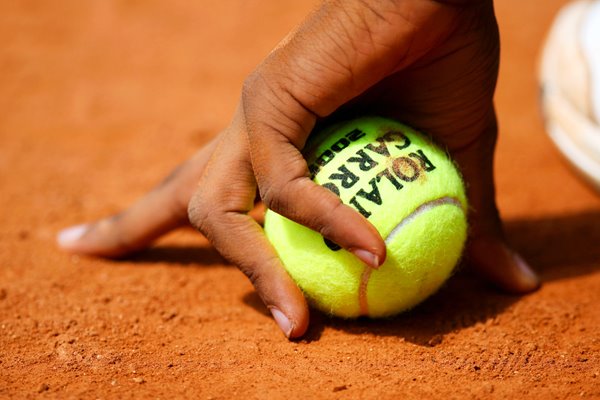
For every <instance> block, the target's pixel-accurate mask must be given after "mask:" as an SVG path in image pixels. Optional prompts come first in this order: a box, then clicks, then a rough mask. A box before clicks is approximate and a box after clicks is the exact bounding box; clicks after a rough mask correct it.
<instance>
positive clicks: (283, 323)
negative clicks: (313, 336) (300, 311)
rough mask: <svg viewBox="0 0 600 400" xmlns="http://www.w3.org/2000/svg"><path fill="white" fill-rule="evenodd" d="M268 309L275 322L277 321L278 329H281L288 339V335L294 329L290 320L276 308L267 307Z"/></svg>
mask: <svg viewBox="0 0 600 400" xmlns="http://www.w3.org/2000/svg"><path fill="white" fill-rule="evenodd" d="M269 310H270V311H271V314H272V315H273V318H274V319H275V322H277V325H279V329H281V330H282V331H283V334H284V335H285V337H287V338H288V339H289V337H290V335H291V334H292V330H293V329H294V325H293V324H292V322H291V321H290V320H289V319H288V317H286V316H285V314H284V313H282V312H281V311H280V310H279V309H278V308H275V307H269Z"/></svg>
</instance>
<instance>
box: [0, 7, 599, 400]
mask: <svg viewBox="0 0 600 400" xmlns="http://www.w3.org/2000/svg"><path fill="white" fill-rule="evenodd" d="M496 3H497V5H496V7H497V13H498V18H499V23H500V26H501V31H502V40H503V48H502V53H503V54H502V56H503V58H502V65H501V76H500V81H499V88H498V92H497V97H496V98H497V106H498V112H499V119H500V127H501V135H500V141H499V147H498V154H497V160H496V165H497V186H498V199H499V204H500V208H501V211H502V214H503V217H504V219H505V221H506V228H507V233H508V236H509V237H510V240H511V242H512V243H513V244H514V245H515V247H516V248H517V249H519V250H520V251H521V252H522V254H523V255H524V256H525V258H526V259H528V260H529V261H530V263H531V264H532V265H533V266H534V267H535V269H536V270H537V271H538V272H539V274H540V275H541V277H542V278H543V281H544V284H543V287H542V288H541V289H540V290H539V291H538V292H536V293H533V294H531V295H528V296H524V297H515V296H511V295H507V294H503V293H501V292H499V291H497V290H496V289H494V288H492V287H491V286H489V285H487V284H486V283H484V282H482V281H481V280H479V279H478V278H477V277H475V276H473V275H472V274H470V273H469V272H468V269H467V268H466V267H465V266H463V267H462V268H461V272H459V273H458V274H457V275H456V276H454V277H453V278H452V279H451V280H450V281H449V282H448V284H447V285H446V286H445V287H444V288H443V289H442V290H441V291H440V292H439V293H438V294H437V295H435V296H434V297H433V298H431V299H430V300H428V301H427V302H426V303H424V304H422V305H421V306H419V307H418V308H416V309H415V310H413V311H412V312H410V313H408V314H406V315H402V316H400V317H397V318H395V319H392V320H385V321H369V320H358V321H343V320H337V319H329V318H326V317H325V316H323V315H320V314H318V313H316V312H313V314H312V324H311V328H310V330H309V332H308V334H307V336H306V338H305V339H304V340H301V341H298V342H289V341H287V340H285V338H284V337H283V335H282V334H281V333H280V331H279V330H278V329H277V327H276V325H275V323H274V322H273V320H272V319H271V317H270V316H269V314H268V312H267V310H266V309H265V308H264V307H263V305H262V303H261V302H260V300H259V298H258V297H257V296H256V295H255V294H254V293H253V290H252V287H251V285H250V283H249V282H248V281H247V280H246V278H245V277H244V276H243V275H242V273H240V272H239V271H238V270H237V269H236V268H235V267H233V266H231V265H228V264H226V263H225V262H224V261H223V260H222V259H221V258H220V256H219V255H218V254H217V253H216V252H215V251H214V250H213V249H212V248H211V247H210V246H209V245H208V243H207V241H206V240H205V239H203V238H202V237H201V236H199V235H198V234H196V233H195V232H193V231H191V230H181V231H177V232H175V233H173V234H170V235H168V236H167V237H165V238H164V239H162V240H160V241H159V242H158V243H156V245H155V247H153V248H151V249H149V250H147V251H144V252H142V253H141V254H139V255H137V256H135V257H132V258H128V259H125V260H120V261H110V260H103V259H93V258H85V257H77V256H70V255H67V254H64V253H61V252H60V251H59V250H58V249H57V248H56V246H55V244H54V236H55V234H56V232H57V231H58V230H59V229H61V228H63V227H65V226H69V225H72V224H75V223H79V222H84V221H88V220H93V219H96V218H100V217H102V216H105V215H109V214H112V213H115V212H118V211H119V210H121V209H122V208H123V207H125V206H127V205H128V204H130V203H131V202H132V201H134V200H135V199H136V198H138V197H139V196H141V195H142V194H143V193H145V192H146V191H147V190H148V189H149V188H151V187H152V186H153V185H154V184H155V183H157V182H158V181H160V180H161V179H162V177H163V176H164V175H165V174H166V173H167V172H169V170H170V169H171V168H173V167H174V166H175V165H177V164H178V163H179V162H181V161H183V160H184V159H186V158H187V157H188V156H190V155H191V154H192V153H193V152H194V151H195V150H196V149H197V148H198V147H199V146H202V144H203V143H205V142H206V141H207V140H208V139H209V138H210V137H212V136H213V135H215V134H216V133H217V132H218V131H219V129H221V128H223V127H224V126H226V124H227V123H228V121H229V118H230V116H231V114H232V112H233V110H234V107H235V103H236V101H237V97H238V93H239V89H240V86H241V83H242V80H243V78H244V76H245V75H246V74H247V73H249V72H250V71H251V69H252V68H253V66H255V65H256V64H257V63H258V62H259V61H260V59H261V58H262V57H263V56H265V55H266V54H267V53H268V51H269V50H270V49H271V48H272V47H273V46H274V45H275V44H276V43H277V42H278V40H279V39H280V38H282V37H283V35H284V34H285V33H286V32H287V31H288V30H289V29H291V28H292V27H293V26H294V25H295V24H297V23H298V22H299V21H300V20H301V18H302V16H303V15H305V14H306V13H307V12H308V10H310V9H311V7H313V5H314V4H313V2H311V1H278V0H257V1H237V0H224V1H218V2H217V1H196V2H188V1H107V0H97V1H92V0H89V1H79V0H72V1H67V0H60V1H52V2H49V1H47V2H43V1H3V2H0V214H1V216H2V219H1V220H2V222H1V224H0V398H38V397H39V398H57V399H63V398H82V399H94V398H115V399H116V398H152V399H154V398H161V399H164V398H180V397H187V398H198V399H229V398H243V399H254V398H273V399H279V398H282V399H283V398H286V399H293V398H332V399H337V398H340V399H350V398H364V399H378V400H381V399H449V398H456V399H471V398H474V399H490V398H507V399H515V398H527V399H573V398H585V399H592V398H593V399H598V398H600V360H599V350H600V333H599V332H600V331H599V328H598V326H600V312H599V309H600V308H599V305H598V303H599V302H600V246H599V243H600V197H599V195H598V194H596V193H595V192H594V191H593V190H591V189H590V188H589V187H587V186H586V185H585V184H583V183H582V182H581V181H580V180H579V179H578V178H577V177H576V176H574V175H573V173H572V172H571V171H570V169H569V167H568V165H567V164H566V162H564V160H563V159H562V158H561V156H560V155H559V153H558V152H557V151H556V150H555V149H554V148H553V146H552V144H551V142H550V141H549V139H548V138H547V137H546V136H545V134H544V129H543V125H542V120H541V118H540V113H539V109H538V103H537V87H536V82H535V67H536V60H537V55H538V52H539V47H540V44H541V41H542V38H543V36H544V34H545V32H546V30H547V28H548V27H549V24H550V22H551V20H552V17H553V15H554V13H555V12H556V10H557V9H558V8H559V6H560V5H561V4H563V1H555V0H552V1H549V0H543V1H542V0H534V1H517V0H498V1H497V2H496Z"/></svg>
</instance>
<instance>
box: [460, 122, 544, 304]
mask: <svg viewBox="0 0 600 400" xmlns="http://www.w3.org/2000/svg"><path fill="white" fill-rule="evenodd" d="M492 115H493V113H492ZM496 133H497V127H496V122H495V117H494V118H492V119H491V120H490V123H489V125H488V128H487V132H485V133H484V134H482V135H480V136H479V137H478V138H477V139H476V141H475V142H473V143H471V144H470V145H469V146H468V147H466V148H464V149H461V150H460V151H458V152H455V153H453V156H454V159H455V160H456V161H457V162H458V164H459V165H460V167H461V170H462V173H463V178H464V180H465V182H466V184H467V194H468V197H469V201H470V204H469V208H470V212H469V214H470V215H469V219H470V222H471V225H470V236H471V237H470V241H469V243H468V246H467V250H466V259H467V261H468V262H469V264H470V265H471V266H472V267H473V268H474V269H475V270H476V271H477V272H479V273H480V274H481V275H482V276H483V277H485V278H486V279H488V280H489V281H491V282H492V283H494V284H495V285H496V286H498V287H499V288H501V289H503V290H505V291H508V292H511V293H527V292H531V291H533V290H535V289H537V288H538V287H539V286H540V280H539V278H538V277H537V275H536V274H535V272H534V271H533V270H532V269H531V267H530V266H529V265H528V264H527V262H526V261H525V260H524V259H523V258H522V257H521V256H520V255H519V254H517V253H516V252H515V251H514V250H512V249H511V248H510V246H509V244H508V243H507V241H506V238H505V236H504V232H503V229H502V223H501V220H500V216H499V213H498V209H497V206H496V200H495V190H494V180H493V152H494V147H495V141H496Z"/></svg>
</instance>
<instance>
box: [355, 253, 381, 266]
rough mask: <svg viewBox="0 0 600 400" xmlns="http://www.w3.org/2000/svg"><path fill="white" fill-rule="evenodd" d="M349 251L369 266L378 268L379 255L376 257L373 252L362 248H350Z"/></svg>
mask: <svg viewBox="0 0 600 400" xmlns="http://www.w3.org/2000/svg"><path fill="white" fill-rule="evenodd" d="M350 252H351V253H352V254H354V255H355V256H356V257H358V258H360V260H361V261H362V262H364V263H365V264H367V265H368V266H369V267H371V268H375V269H378V268H379V257H377V256H376V255H375V254H373V253H371V252H370V251H367V250H363V249H353V250H350Z"/></svg>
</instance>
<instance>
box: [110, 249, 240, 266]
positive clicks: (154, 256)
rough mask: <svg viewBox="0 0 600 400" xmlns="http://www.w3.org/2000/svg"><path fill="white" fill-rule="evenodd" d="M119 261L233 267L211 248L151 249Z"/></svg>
mask: <svg viewBox="0 0 600 400" xmlns="http://www.w3.org/2000/svg"><path fill="white" fill-rule="evenodd" d="M117 261H124V262H133V263H165V264H170V265H173V266H180V267H182V266H183V267H207V266H212V265H218V266H231V264H228V263H227V262H226V261H225V259H223V257H221V255H220V254H219V253H218V252H217V251H216V250H215V249H214V248H213V247H210V246H207V247H193V246H156V247H149V248H147V249H144V250H141V251H139V252H137V253H135V254H132V255H130V256H128V257H126V258H122V259H120V260H117Z"/></svg>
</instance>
